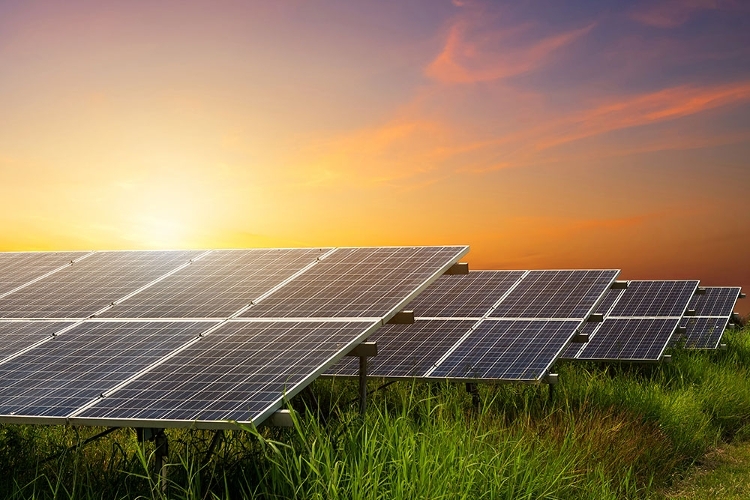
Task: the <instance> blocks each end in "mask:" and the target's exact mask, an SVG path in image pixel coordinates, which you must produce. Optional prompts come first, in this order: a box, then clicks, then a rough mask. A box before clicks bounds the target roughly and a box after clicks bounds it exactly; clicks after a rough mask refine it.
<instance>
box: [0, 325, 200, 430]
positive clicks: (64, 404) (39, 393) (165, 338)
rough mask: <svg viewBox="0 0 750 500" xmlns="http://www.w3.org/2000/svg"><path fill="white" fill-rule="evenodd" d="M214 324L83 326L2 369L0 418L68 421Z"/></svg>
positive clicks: (20, 357) (24, 355)
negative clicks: (57, 418)
mask: <svg viewBox="0 0 750 500" xmlns="http://www.w3.org/2000/svg"><path fill="white" fill-rule="evenodd" d="M213 324H214V323H209V322H181V323H178V322H99V321H88V322H85V323H81V324H80V325H79V326H76V327H75V328H73V329H72V330H69V331H67V332H65V333H63V334H61V335H59V336H57V337H55V338H54V339H52V340H50V341H48V342H45V343H43V344H41V345H39V346H37V347H35V348H34V349H31V350H30V351H27V352H26V353H24V354H21V355H19V356H17V357H15V358H13V359H11V360H9V361H8V362H6V363H3V364H0V415H16V416H17V415H33V416H41V417H65V416H67V415H69V414H71V413H72V412H73V411H75V410H76V409H78V408H79V407H80V406H82V405H84V404H86V403H88V402H90V401H91V400H93V399H94V398H96V397H97V396H99V395H100V394H101V393H102V392H104V391H106V390H108V389H111V388H112V387H114V386H115V385H117V384H118V383H120V382H123V381H124V380H126V379H127V378H129V377H130V376H132V375H134V374H135V373H137V372H139V371H140V370H142V369H143V368H145V367H146V366H148V365H150V364H151V363H153V362H155V361H157V360H158V359H160V358H162V357H163V356H165V355H167V354H169V353H170V352H172V351H173V350H175V349H176V348H178V347H180V346H182V345H184V344H185V343H187V342H188V341H190V340H191V339H193V338H195V337H197V336H198V335H199V334H200V333H201V332H202V331H204V330H206V329H207V328H209V327H210V326H212V325H213Z"/></svg>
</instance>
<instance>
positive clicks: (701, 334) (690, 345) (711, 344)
mask: <svg viewBox="0 0 750 500" xmlns="http://www.w3.org/2000/svg"><path fill="white" fill-rule="evenodd" d="M727 323H729V318H727V317H723V318H722V317H696V316H689V317H685V318H683V321H682V323H681V324H682V326H684V327H685V334H684V336H683V337H682V338H681V339H678V340H677V342H675V343H680V342H682V343H683V345H684V347H685V348H687V349H716V348H718V347H719V344H720V343H721V337H722V336H723V335H724V330H726V328H727Z"/></svg>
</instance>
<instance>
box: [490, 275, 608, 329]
mask: <svg viewBox="0 0 750 500" xmlns="http://www.w3.org/2000/svg"><path fill="white" fill-rule="evenodd" d="M618 274H619V271H617V270H610V269H608V270H560V271H530V272H529V273H528V274H527V275H526V276H525V277H524V278H523V279H522V280H521V281H520V283H518V285H517V286H516V287H515V288H514V289H513V291H512V292H511V293H510V294H508V296H507V297H505V299H504V300H503V301H502V302H500V303H499V304H498V305H497V307H495V308H493V310H492V312H490V314H489V316H490V317H492V318H495V317H506V318H517V319H530V318H571V319H572V318H580V319H584V318H586V317H587V316H588V314H589V313H590V312H591V309H592V307H593V306H594V305H595V304H596V302H597V301H598V300H599V298H600V297H601V294H602V292H603V290H606V289H607V288H608V287H609V286H610V285H611V284H612V282H613V281H614V280H615V278H617V275H618Z"/></svg>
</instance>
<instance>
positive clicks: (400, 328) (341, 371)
mask: <svg viewBox="0 0 750 500" xmlns="http://www.w3.org/2000/svg"><path fill="white" fill-rule="evenodd" d="M474 323H476V321H474V320H455V321H454V320H417V321H416V322H414V324H411V325H386V326H384V327H382V328H381V329H379V330H378V331H377V332H375V333H374V334H372V335H371V336H370V337H369V338H368V339H367V340H368V342H370V341H371V342H377V343H378V355H377V356H375V357H373V358H370V359H369V360H368V367H367V374H368V375H369V376H372V377H422V376H424V375H425V374H426V373H427V372H428V371H430V370H431V369H432V368H434V367H435V363H436V362H437V361H438V360H439V359H440V358H441V357H442V356H443V355H444V354H445V353H447V352H448V351H449V350H450V348H451V347H453V345H454V344H455V343H456V342H457V341H458V340H459V339H460V338H461V337H462V336H463V335H464V334H466V333H467V332H468V331H469V330H470V329H471V327H472V325H473V324H474ZM325 374H326V375H330V376H336V375H338V376H349V377H351V376H356V375H357V374H359V359H358V358H356V357H348V358H344V359H342V360H341V361H339V362H338V363H337V364H336V365H334V367H333V368H331V369H330V370H328V371H327V372H326V373H325Z"/></svg>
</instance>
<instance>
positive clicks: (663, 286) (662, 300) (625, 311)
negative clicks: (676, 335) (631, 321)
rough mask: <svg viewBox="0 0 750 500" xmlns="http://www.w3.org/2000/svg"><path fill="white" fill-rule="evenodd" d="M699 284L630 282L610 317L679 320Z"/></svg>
mask: <svg viewBox="0 0 750 500" xmlns="http://www.w3.org/2000/svg"><path fill="white" fill-rule="evenodd" d="M697 287H698V281H631V282H630V284H629V285H628V288H627V290H625V291H624V293H623V294H622V297H621V298H620V300H619V301H618V302H617V305H615V307H614V309H612V312H611V313H610V316H614V317H634V316H636V317H648V316H651V317H674V316H677V317H681V316H682V315H683V313H684V312H685V308H686V307H687V304H688V302H690V299H691V298H692V297H693V294H694V293H695V290H696V288H697Z"/></svg>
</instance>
